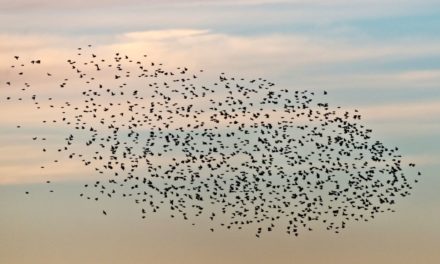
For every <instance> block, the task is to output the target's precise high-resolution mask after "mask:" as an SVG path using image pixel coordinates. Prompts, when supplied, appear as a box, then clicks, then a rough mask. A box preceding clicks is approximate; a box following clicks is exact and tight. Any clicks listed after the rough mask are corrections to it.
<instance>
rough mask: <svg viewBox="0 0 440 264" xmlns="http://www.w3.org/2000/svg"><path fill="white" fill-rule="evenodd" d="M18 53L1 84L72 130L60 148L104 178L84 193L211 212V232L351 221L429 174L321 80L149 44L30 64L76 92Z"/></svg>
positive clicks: (182, 214)
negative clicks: (207, 70)
mask: <svg viewBox="0 0 440 264" xmlns="http://www.w3.org/2000/svg"><path fill="white" fill-rule="evenodd" d="M12 61H13V65H11V73H10V74H9V75H8V77H11V76H14V77H13V78H12V77H11V80H6V81H5V82H3V83H2V84H1V89H2V90H10V91H12V90H14V93H13V94H11V95H9V96H7V97H4V96H1V98H0V100H1V101H0V102H1V103H2V104H3V103H8V102H9V103H13V104H15V103H23V104H25V103H29V102H31V103H33V104H34V106H35V109H36V110H35V111H42V110H44V109H46V110H50V112H51V116H54V119H53V120H43V124H44V125H46V126H47V127H49V128H50V127H53V126H55V125H56V126H59V127H61V128H62V131H63V133H65V139H64V142H63V144H62V145H61V146H59V147H58V148H57V152H58V153H59V156H60V157H61V156H62V155H64V157H65V158H66V159H67V158H69V159H77V160H78V161H79V162H80V163H81V164H83V165H84V166H89V167H92V168H93V169H94V170H95V171H96V174H97V175H100V177H102V179H100V180H99V181H96V182H95V181H93V182H91V183H89V184H86V185H84V189H82V190H81V193H80V196H81V197H84V198H86V199H89V200H92V201H100V200H101V199H112V198H119V197H124V198H126V199H131V200H132V201H133V202H134V203H135V204H137V205H138V206H139V207H140V216H141V217H142V218H147V217H148V215H149V214H151V213H155V212H160V211H163V212H165V211H166V212H167V213H169V212H171V217H175V218H180V219H182V220H183V221H188V222H190V223H193V224H195V219H197V218H204V219H205V220H206V221H208V222H209V223H210V224H211V226H212V228H211V231H214V230H215V229H218V228H226V229H232V228H237V229H242V228H246V227H249V228H253V230H255V235H256V236H257V237H260V235H261V233H262V232H265V231H267V232H270V231H273V230H275V229H278V228H283V229H284V230H285V232H287V233H288V234H292V235H295V236H297V235H298V234H299V233H300V231H301V230H312V229H314V228H316V227H324V228H326V229H327V230H331V231H334V232H336V233H339V232H340V231H341V230H342V229H344V228H345V227H346V225H347V224H348V223H349V222H350V221H369V220H371V219H372V218H374V217H375V216H376V215H377V214H380V213H384V212H387V211H393V205H394V204H395V202H396V200H397V199H398V198H399V197H405V196H407V195H409V194H410V190H411V189H412V185H413V183H414V182H417V177H413V178H412V179H410V178H409V177H408V176H407V169H409V167H414V166H415V165H414V164H413V163H409V164H404V162H403V161H402V156H401V155H399V154H398V149H397V148H389V147H386V146H385V145H384V144H383V143H381V142H380V141H377V140H374V139H373V138H372V135H371V133H372V131H371V130H370V129H367V128H365V127H364V126H363V125H362V124H361V122H360V121H359V120H360V119H361V116H360V114H359V113H358V111H357V110H354V111H352V112H350V111H344V110H343V109H341V108H340V107H331V106H329V104H328V103H323V102H315V100H314V99H315V98H316V97H317V98H318V99H319V98H320V97H319V96H317V95H315V93H314V92H311V91H297V90H289V89H280V88H276V86H275V85H274V83H272V82H269V81H267V80H265V79H263V78H256V79H251V80H248V79H244V78H238V77H233V76H229V75H227V74H225V73H221V74H220V75H219V76H218V79H216V80H207V81H204V80H203V79H202V78H201V77H200V76H203V70H200V71H197V72H191V71H190V70H189V69H188V68H186V67H178V68H175V69H173V70H167V69H165V67H164V66H163V65H162V64H161V63H156V62H154V61H151V60H150V59H149V57H148V56H147V55H143V57H142V58H141V59H139V60H136V59H132V58H131V57H129V56H127V55H123V54H120V53H115V54H114V56H111V57H109V58H107V57H102V56H98V55H96V54H94V53H93V49H92V47H91V45H89V46H88V47H86V48H78V53H77V55H76V56H75V58H74V59H69V60H67V66H68V68H69V69H71V74H70V75H69V74H67V75H66V76H68V77H66V76H61V75H60V74H56V73H54V72H42V73H39V74H40V76H39V77H37V76H36V75H32V76H31V78H32V79H34V78H35V79H38V78H40V79H41V78H47V83H50V85H52V86H53V87H52V88H55V89H57V90H58V91H59V92H60V94H63V93H68V94H69V95H68V97H69V98H70V99H69V100H67V99H66V100H65V101H63V100H62V99H55V98H52V97H48V96H47V94H45V93H44V91H43V90H38V89H36V88H34V87H33V85H32V83H31V81H25V79H24V77H25V76H26V75H27V70H28V69H30V68H32V70H37V71H38V70H39V69H43V68H42V66H41V65H44V63H45V60H44V59H34V60H28V59H23V58H20V57H19V56H15V58H13V59H12ZM29 71H30V70H29ZM64 74H65V73H64ZM46 85H49V84H46ZM326 94H327V93H326V92H324V95H326ZM17 127H18V128H21V126H17ZM32 139H33V140H39V139H41V138H39V137H38V135H36V136H35V137H33V138H32ZM48 140H49V139H48ZM48 140H46V138H43V141H40V142H42V143H44V142H48ZM42 151H43V152H46V151H47V147H44V148H43V149H42ZM55 151H56V150H55ZM54 162H59V160H55V161H54ZM42 168H43V169H44V166H43V167H42ZM413 174H414V176H415V175H420V172H414V173H413ZM48 183H50V182H49V181H48ZM26 193H27V194H29V193H28V192H26ZM102 213H103V214H104V215H107V213H108V211H105V210H104V211H102Z"/></svg>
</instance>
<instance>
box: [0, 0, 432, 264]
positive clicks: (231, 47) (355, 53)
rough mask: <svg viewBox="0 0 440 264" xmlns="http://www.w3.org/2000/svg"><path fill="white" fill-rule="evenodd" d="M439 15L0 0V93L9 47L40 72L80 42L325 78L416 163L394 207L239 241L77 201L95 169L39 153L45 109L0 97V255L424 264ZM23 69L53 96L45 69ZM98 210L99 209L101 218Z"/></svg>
mask: <svg viewBox="0 0 440 264" xmlns="http://www.w3.org/2000/svg"><path fill="white" fill-rule="evenodd" d="M439 25H440V3H439V2H438V1H434V0H424V1H423V0H422V1H414V0H402V1H397V0H382V1H379V0H370V1H368V0H352V1H348V0H336V1H324V0H310V1H306V0H293V1H288V0H285V1H283V0H279V1H278V0H238V1H219V0H209V1H198V0H193V1H177V0H165V1H158V0H146V1H141V0H126V1H122V0H97V1H85V0H76V1H61V0H60V1H55V0H24V1H12V0H10V1H9V0H0V78H1V80H0V83H1V85H0V89H2V90H0V97H4V95H3V94H4V93H8V91H6V86H5V85H4V80H5V79H10V78H12V77H11V76H10V75H9V72H10V69H9V67H10V65H11V63H13V61H14V58H13V56H14V55H17V54H20V56H23V57H28V58H36V57H43V58H44V59H45V61H44V62H45V64H44V67H46V68H45V69H47V71H48V72H49V71H60V72H62V71H64V68H62V67H63V66H62V65H64V64H65V60H64V58H68V57H69V56H73V55H74V54H75V52H76V48H77V47H84V46H86V45H88V44H92V45H93V46H94V47H95V48H96V50H97V51H99V52H100V54H102V55H107V54H112V53H113V52H114V51H120V52H123V53H126V54H130V56H133V57H136V56H142V54H143V53H144V52H147V53H148V54H149V56H151V58H152V59H154V60H157V61H160V62H163V63H164V65H168V66H169V67H178V66H188V67H189V68H191V69H206V70H205V71H206V74H207V76H211V75H212V76H216V74H218V73H220V72H226V73H230V74H235V75H237V76H243V77H246V78H256V77H264V78H266V79H268V80H271V81H272V82H274V83H276V85H277V86H278V87H281V88H282V87H289V88H294V89H298V90H310V91H316V92H317V93H318V92H319V93H321V92H322V91H328V96H327V97H326V100H327V101H328V102H329V103H330V104H331V105H334V106H341V107H342V108H344V109H358V110H359V112H360V113H361V114H362V116H363V119H362V124H365V125H366V126H368V127H370V128H372V129H373V132H374V136H375V137H377V138H378V139H380V140H381V141H382V142H384V143H385V144H387V145H390V146H398V147H399V149H400V151H401V153H402V155H403V156H404V157H405V160H411V161H414V162H415V163H416V164H417V166H418V169H419V170H420V171H421V172H422V173H423V176H422V178H421V180H420V182H419V183H418V184H417V185H416V186H415V188H414V190H413V191H412V195H411V196H409V197H406V198H404V199H401V200H400V201H399V203H398V204H397V205H396V212H395V213H390V214H383V215H381V216H379V217H378V218H377V219H375V221H371V222H368V223H353V224H352V225H351V226H350V227H349V228H347V230H345V231H344V232H343V233H341V234H338V235H336V234H333V233H330V232H326V231H325V230H324V231H316V232H309V233H304V234H302V235H301V236H300V237H298V238H296V237H295V238H294V237H290V236H287V235H286V234H284V233H273V234H268V235H266V236H264V237H263V238H260V239H255V237H254V236H253V234H252V232H251V231H249V232H248V231H224V232H215V233H211V232H209V229H208V228H205V226H204V224H203V223H202V224H201V226H200V227H197V228H195V227H192V226H190V225H187V224H185V223H182V222H179V221H177V220H173V219H170V218H169V217H167V216H166V215H160V214H158V215H153V216H151V218H150V219H149V221H147V222H145V221H140V220H139V219H138V218H137V217H136V216H137V211H136V210H137V209H138V208H133V207H132V205H131V204H129V203H126V202H125V201H123V200H116V201H109V202H108V204H95V203H90V202H88V201H85V200H84V199H80V197H78V188H80V186H82V185H83V184H84V183H86V182H89V181H90V180H91V179H96V178H97V177H99V176H97V175H95V174H94V171H92V170H89V169H87V168H84V167H83V166H81V165H80V164H79V163H75V162H70V161H68V160H67V159H66V160H65V162H63V163H62V164H52V163H50V161H51V160H53V159H54V158H55V157H56V155H57V153H47V154H46V155H41V151H40V148H39V146H38V144H37V143H35V142H33V141H32V140H31V137H32V135H33V134H34V133H36V132H38V133H40V134H42V135H47V136H48V137H53V138H54V140H53V142H55V143H56V142H60V141H62V140H63V139H62V136H63V133H62V131H59V130H58V128H57V127H55V126H54V127H53V128H52V129H48V128H47V127H46V126H43V125H42V124H41V122H40V120H41V118H48V117H50V114H51V113H50V111H46V112H44V111H43V112H42V113H41V112H40V113H36V112H35V111H32V110H31V108H23V106H22V105H18V104H13V103H6V102H5V101H4V100H1V101H0V209H1V213H0V237H1V239H0V263H11V264H15V263H36V264H39V263H69V264H70V263H72V264H73V263H86V264H88V263H90V264H94V263H164V264H169V263H191V264H197V263H240V264H241V263H342V264H344V263H347V264H348V263H408V264H409V263H415V262H416V261H417V262H419V263H426V264H435V263H440V252H439V251H438V245H439V244H440V227H439V226H438V222H439V220H440V209H439V208H440V206H439V205H440V204H439V203H440V193H439V192H438V187H440V178H439V176H438V172H439V171H440V140H439V135H440V87H439V84H440V37H439V36H440V34H439V33H440V26H439ZM60 58H63V59H61V60H60ZM34 81H35V82H36V83H38V87H39V88H40V89H41V92H42V93H43V94H48V95H49V94H52V93H53V91H51V90H50V89H48V88H47V87H48V84H49V83H48V82H49V81H48V80H47V79H43V78H41V79H35V80H34ZM57 96H61V97H63V96H64V97H66V98H70V99H72V100H75V98H74V95H72V94H68V92H67V94H57ZM17 123H18V124H20V125H21V126H23V128H24V129H22V130H17V129H16V126H17ZM42 165H46V166H47V167H49V170H45V171H42V170H39V168H40V166H42ZM47 179H50V180H52V181H53V184H54V189H56V192H55V193H49V192H48V187H47V185H45V183H44V182H45V181H46V180H47ZM25 190H31V192H32V193H35V195H32V197H31V198H29V197H27V196H25V195H24V191H25ZM110 202H111V203H112V204H110ZM104 207H111V208H112V213H111V214H109V215H108V216H106V217H103V215H102V214H100V212H101V210H102V208H104Z"/></svg>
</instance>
